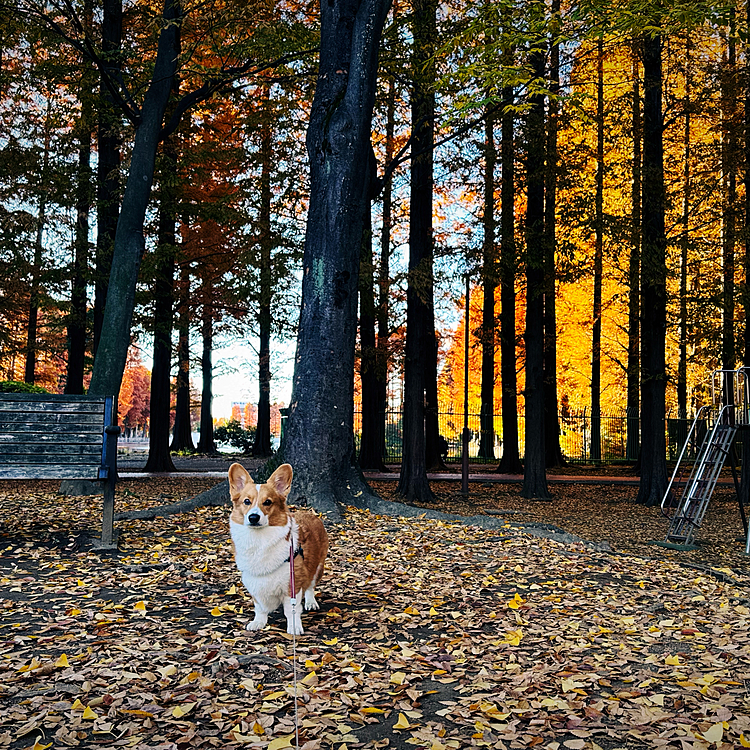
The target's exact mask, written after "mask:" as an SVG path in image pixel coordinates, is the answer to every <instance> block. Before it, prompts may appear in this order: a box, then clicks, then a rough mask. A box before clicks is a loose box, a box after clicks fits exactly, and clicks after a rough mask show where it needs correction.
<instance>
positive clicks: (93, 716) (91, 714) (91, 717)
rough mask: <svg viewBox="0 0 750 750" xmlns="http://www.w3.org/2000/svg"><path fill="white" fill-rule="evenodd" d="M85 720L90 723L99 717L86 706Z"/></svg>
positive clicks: (84, 710)
mask: <svg viewBox="0 0 750 750" xmlns="http://www.w3.org/2000/svg"><path fill="white" fill-rule="evenodd" d="M83 718H84V719H87V720H89V721H93V720H94V719H98V718H99V717H98V716H97V714H96V712H95V711H92V710H91V709H90V708H89V707H88V706H86V708H84V709H83Z"/></svg>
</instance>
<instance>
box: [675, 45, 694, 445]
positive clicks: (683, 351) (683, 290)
mask: <svg viewBox="0 0 750 750" xmlns="http://www.w3.org/2000/svg"><path fill="white" fill-rule="evenodd" d="M685 47H686V48H685V99H684V105H683V106H684V108H685V123H684V127H683V139H682V146H683V152H684V162H685V163H684V166H683V170H682V234H681V237H680V346H679V350H680V351H679V360H678V363H677V417H678V418H679V419H686V418H687V339H688V330H687V327H688V300H687V277H688V245H689V243H690V187H691V185H690V156H691V154H690V86H691V80H690V37H689V36H688V38H687V41H686V45H685ZM685 435H687V432H686V433H685Z"/></svg>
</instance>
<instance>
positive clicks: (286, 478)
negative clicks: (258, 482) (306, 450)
mask: <svg viewBox="0 0 750 750" xmlns="http://www.w3.org/2000/svg"><path fill="white" fill-rule="evenodd" d="M292 476H294V472H293V471H292V467H291V466H290V465H289V464H281V466H279V468H278V469H276V471H274V473H273V474H271V476H270V477H269V478H268V484H270V485H271V487H273V488H274V490H276V492H278V493H279V495H281V496H282V497H286V496H287V495H288V494H289V490H290V489H291V488H292Z"/></svg>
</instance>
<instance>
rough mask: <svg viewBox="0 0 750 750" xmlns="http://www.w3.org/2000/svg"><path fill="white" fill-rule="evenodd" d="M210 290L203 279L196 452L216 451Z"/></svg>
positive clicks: (212, 323) (212, 321)
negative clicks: (199, 403) (198, 423)
mask: <svg viewBox="0 0 750 750" xmlns="http://www.w3.org/2000/svg"><path fill="white" fill-rule="evenodd" d="M210 293H211V290H210V288H209V286H208V284H207V283H206V282H205V281H204V286H203V312H202V319H201V337H202V339H203V354H202V355H201V373H202V375H203V388H202V390H201V421H200V438H198V453H208V454H211V453H216V452H217V450H216V443H215V442H214V418H213V400H214V394H213V377H214V371H213V364H212V362H211V355H212V353H213V346H214V343H213V341H214V319H213V310H212V308H211V305H210V304H209V299H210Z"/></svg>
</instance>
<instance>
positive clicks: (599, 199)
mask: <svg viewBox="0 0 750 750" xmlns="http://www.w3.org/2000/svg"><path fill="white" fill-rule="evenodd" d="M595 204H596V209H595V210H596V217H595V219H594V231H595V240H594V310H593V323H594V325H593V330H592V332H591V450H590V452H589V455H590V456H591V460H592V461H601V458H602V450H601V448H602V418H601V417H602V407H601V395H602V394H601V390H602V261H603V256H604V40H603V39H602V38H601V37H599V39H598V40H597V44H596V198H595Z"/></svg>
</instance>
